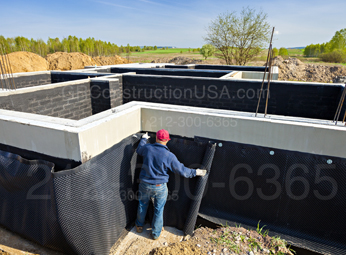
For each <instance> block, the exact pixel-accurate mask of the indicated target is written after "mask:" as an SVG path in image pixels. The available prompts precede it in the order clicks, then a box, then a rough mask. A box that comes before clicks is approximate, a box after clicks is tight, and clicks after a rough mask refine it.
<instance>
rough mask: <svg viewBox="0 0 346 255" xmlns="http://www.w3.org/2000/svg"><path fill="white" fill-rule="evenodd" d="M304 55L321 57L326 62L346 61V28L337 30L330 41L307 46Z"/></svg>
mask: <svg viewBox="0 0 346 255" xmlns="http://www.w3.org/2000/svg"><path fill="white" fill-rule="evenodd" d="M304 56H306V57H319V58H320V59H321V60H322V61H325V62H334V63H346V28H344V29H341V30H340V31H337V32H335V35H334V36H333V38H332V39H331V40H330V41H329V42H326V43H322V44H310V45H308V46H306V47H305V49H304Z"/></svg>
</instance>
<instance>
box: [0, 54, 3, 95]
mask: <svg viewBox="0 0 346 255" xmlns="http://www.w3.org/2000/svg"><path fill="white" fill-rule="evenodd" d="M0 66H1V60H0ZM0 82H1V89H2V90H4V84H3V83H2V72H1V68H0Z"/></svg>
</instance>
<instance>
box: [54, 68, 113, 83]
mask: <svg viewBox="0 0 346 255" xmlns="http://www.w3.org/2000/svg"><path fill="white" fill-rule="evenodd" d="M107 75H109V74H107V73H97V72H92V73H89V72H83V73H82V72H73V71H69V72H61V71H51V76H52V83H58V82H65V81H75V80H81V79H88V78H95V77H103V76H107Z"/></svg>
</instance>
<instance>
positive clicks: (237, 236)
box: [149, 227, 293, 255]
mask: <svg viewBox="0 0 346 255" xmlns="http://www.w3.org/2000/svg"><path fill="white" fill-rule="evenodd" d="M178 254H188V255H192V254H223V255H231V254H249V255H250V254H251V255H260V254H287V255H293V253H292V252H291V251H290V250H289V248H287V247H286V243H285V241H284V240H282V239H279V238H276V237H269V236H268V235H266V234H259V233H257V232H256V231H253V230H251V231H250V230H246V229H245V228H242V227H222V228H218V229H215V230H214V229H210V228H205V227H202V228H199V229H197V230H196V231H195V233H194V235H193V236H192V237H191V238H190V239H189V240H187V241H182V242H178V243H172V244H169V245H168V246H167V247H158V248H155V249H153V250H152V251H151V252H150V253H149V255H178Z"/></svg>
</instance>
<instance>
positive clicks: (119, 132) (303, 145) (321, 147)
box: [0, 102, 346, 162]
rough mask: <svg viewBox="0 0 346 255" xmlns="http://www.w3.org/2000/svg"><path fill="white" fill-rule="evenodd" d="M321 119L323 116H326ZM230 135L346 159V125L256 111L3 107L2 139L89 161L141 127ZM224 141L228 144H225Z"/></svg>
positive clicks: (219, 136)
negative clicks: (63, 114) (58, 112)
mask: <svg viewBox="0 0 346 255" xmlns="http://www.w3.org/2000/svg"><path fill="white" fill-rule="evenodd" d="M320 122H321V121H320ZM162 128H164V129H167V130H168V131H169V132H170V133H171V134H174V135H179V136H183V137H184V136H185V137H191V138H193V137H194V136H201V137H206V138H209V139H211V140H212V139H216V140H225V141H230V142H237V143H243V144H252V145H258V146H264V147H269V148H273V150H274V152H275V148H277V149H283V150H292V151H298V152H307V153H312V154H318V155H326V156H334V157H341V158H346V153H345V151H344V150H340V148H343V146H344V144H345V142H346V136H345V132H346V129H345V128H344V126H334V125H333V124H331V123H328V122H325V123H323V121H322V122H321V124H318V123H317V124H316V123H308V122H303V120H302V119H295V118H292V120H290V121H288V120H287V119H286V120H280V119H272V118H261V117H257V118H255V117H254V115H253V114H249V113H239V112H233V111H225V110H215V109H207V108H197V107H184V106H175V105H167V104H153V103H140V102H131V103H129V104H126V105H122V106H118V107H116V108H113V109H111V110H107V111H104V112H102V113H99V114H96V115H93V116H90V117H88V118H85V119H82V120H78V121H74V120H65V119H58V118H53V117H45V118H42V117H41V116H38V115H35V114H25V113H20V112H13V111H6V110H0V130H1V131H2V132H0V144H4V145H8V146H14V147H17V148H22V149H25V150H29V151H34V152H37V153H42V154H45V155H49V156H53V157H57V158H63V159H70V160H74V161H76V162H85V161H87V160H89V159H90V158H91V157H94V156H96V155H98V154H100V153H102V152H103V151H105V150H106V149H108V148H110V147H112V146H113V145H114V144H116V143H117V142H119V141H121V140H122V139H124V138H125V137H127V136H130V135H132V134H135V133H137V132H139V131H150V132H156V131H157V130H159V129H162ZM221 146H222V145H221Z"/></svg>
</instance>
